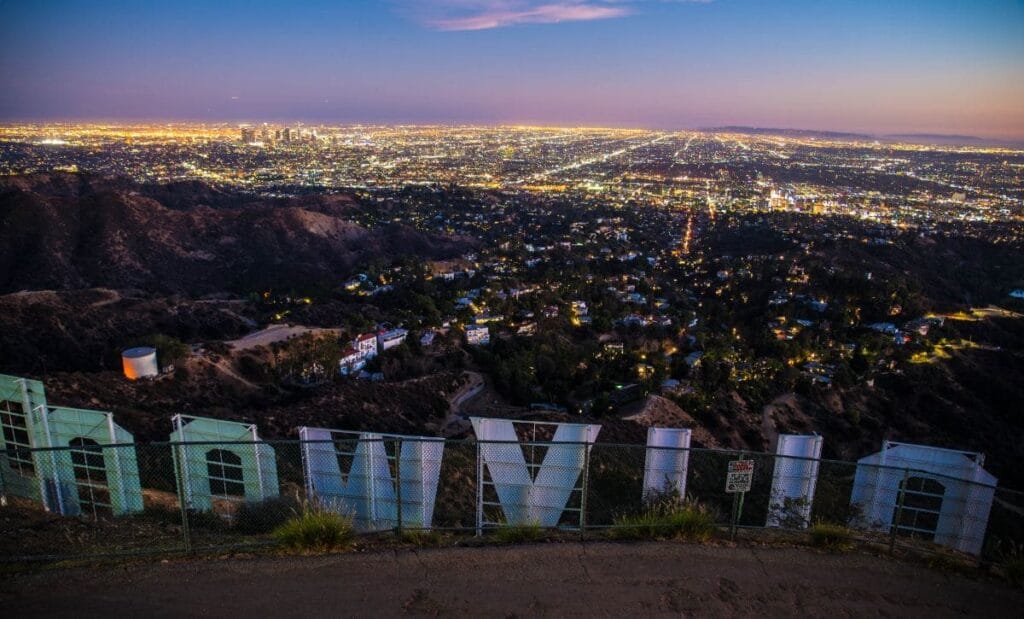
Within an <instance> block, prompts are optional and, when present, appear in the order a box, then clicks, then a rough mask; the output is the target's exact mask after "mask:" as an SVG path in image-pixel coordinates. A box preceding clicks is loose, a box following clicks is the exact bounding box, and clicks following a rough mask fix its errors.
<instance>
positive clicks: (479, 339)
mask: <svg viewBox="0 0 1024 619" xmlns="http://www.w3.org/2000/svg"><path fill="white" fill-rule="evenodd" d="M466 343H467V344H469V345H470V346H482V345H485V344H490V343H491V332H490V330H489V329H488V328H487V326H486V325H469V326H468V327H466Z"/></svg>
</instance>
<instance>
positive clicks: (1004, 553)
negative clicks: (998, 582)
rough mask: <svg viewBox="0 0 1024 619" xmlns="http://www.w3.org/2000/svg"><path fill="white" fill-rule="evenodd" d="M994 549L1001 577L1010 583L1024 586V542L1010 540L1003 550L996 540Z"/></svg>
mask: <svg viewBox="0 0 1024 619" xmlns="http://www.w3.org/2000/svg"><path fill="white" fill-rule="evenodd" d="M996 550H997V552H996V554H997V557H998V561H999V567H1000V569H1001V570H1002V573H1003V577H1004V578H1006V580H1007V581H1009V582H1010V584H1013V585H1016V586H1018V587H1024V544H1016V543H1013V542H1010V544H1009V545H1008V547H1007V548H1006V549H1005V550H1004V549H1003V548H1002V544H1001V543H999V542H997V548H996Z"/></svg>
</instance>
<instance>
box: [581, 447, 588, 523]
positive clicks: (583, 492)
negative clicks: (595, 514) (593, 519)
mask: <svg viewBox="0 0 1024 619" xmlns="http://www.w3.org/2000/svg"><path fill="white" fill-rule="evenodd" d="M589 480H590V445H589V444H587V445H584V446H583V483H582V485H581V488H580V492H581V494H580V539H582V538H583V532H584V531H585V530H586V529H587V486H588V485H589V483H588V482H589Z"/></svg>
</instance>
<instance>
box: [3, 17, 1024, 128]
mask: <svg viewBox="0 0 1024 619" xmlns="http://www.w3.org/2000/svg"><path fill="white" fill-rule="evenodd" d="M0 16H2V17H3V19H2V20H0V39H2V42H0V121H6V122H9V121H20V120H39V121H44V120H71V121H73V120H96V119H103V120H118V121H127V120H142V119H147V120H158V119H166V120H191V121H206V122H245V121H250V122H251V121H264V120H270V121H306V122H313V123H316V122H347V123H357V122H366V123H410V124H430V123H459V124H473V123H475V124H543V125H564V126H586V125H589V126H613V127H645V128H653V129H682V128H700V127H712V126H721V125H750V126H760V127H782V128H801V129H817V130H835V131H851V132H860V133H868V134H873V135H886V134H898V133H941V134H965V135H978V136H982V137H985V138H992V139H1004V140H1020V139H1024V60H1022V59H1024V36H1022V35H1021V32H1024V6H1022V5H1021V4H1020V3H1019V2H1011V1H999V0H986V1H982V2H973V3H967V2H960V1H956V0H942V1H936V2H900V3H883V2H874V1H869V2H858V3H853V2H836V3H817V2H805V1H803V0H794V1H789V2H751V1H745V0H713V1H708V2H672V1H656V0H648V1H640V0H637V1H615V2H612V1H602V0H566V1H559V0H546V1H545V0H541V1H534V0H442V1H440V2H425V1H417V0H392V1H382V2H366V3H349V2H337V1H335V2H306V3H303V4H302V6H301V7H286V6H282V5H278V4H277V3H271V2H251V3H235V2H224V3H218V4H217V5H216V6H204V5H203V4H202V3H197V2H181V3H175V4H169V3H146V4H145V5H140V4H138V3H131V2H120V1H118V0H105V1H103V2H93V3H84V2H77V1H71V2H40V3H36V4H32V5H24V6H22V5H14V4H12V3H0Z"/></svg>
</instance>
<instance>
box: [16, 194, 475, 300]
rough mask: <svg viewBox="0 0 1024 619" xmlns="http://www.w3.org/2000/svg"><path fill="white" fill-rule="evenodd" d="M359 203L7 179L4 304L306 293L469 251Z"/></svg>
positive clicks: (341, 198)
mask: <svg viewBox="0 0 1024 619" xmlns="http://www.w3.org/2000/svg"><path fill="white" fill-rule="evenodd" d="M162 200H163V201H162ZM165 202H166V203H165ZM348 204H351V198H349V197H348V196H339V195H332V196H311V197H305V198H295V199H290V200H265V199H262V198H259V197H254V196H248V195H245V194H225V193H223V192H220V191H218V190H216V189H212V188H209V187H207V186H205V185H201V184H195V183H190V184H178V185H175V186H164V187H148V186H141V185H136V184H134V183H131V182H129V181H125V180H100V179H95V178H91V177H88V176H79V175H71V174H44V175H33V176H29V177H11V178H3V179H0V293H3V292H13V291H18V290H44V289H55V290H62V289H74V288H90V287H105V288H138V289H143V290H147V291H149V292H161V293H183V294H188V295H202V294H209V293H214V292H220V291H225V290H226V291H234V292H249V291H252V290H254V289H258V288H262V287H280V286H287V287H290V288H297V287H302V286H312V285H318V284H323V283H328V282H335V283H336V282H337V281H340V279H341V278H342V277H344V276H345V275H347V274H348V272H349V271H350V270H351V268H352V267H353V266H354V265H355V264H356V263H357V262H359V261H360V260H363V259H366V258H368V257H377V256H389V257H393V256H397V255H408V254H417V255H426V256H428V257H435V256H436V257H445V256H450V255H454V254H457V253H459V252H460V251H462V250H463V249H464V247H463V246H462V244H461V243H460V242H455V241H452V240H450V239H444V238H436V237H427V236H425V235H423V234H421V233H418V232H416V231H414V230H412V229H410V228H407V227H403V226H396V227H392V228H389V229H388V230H384V231H371V230H367V229H365V228H363V227H361V226H359V225H357V224H355V223H352V222H351V221H349V220H347V219H346V218H345V217H344V213H345V210H346V208H347V205H348Z"/></svg>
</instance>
